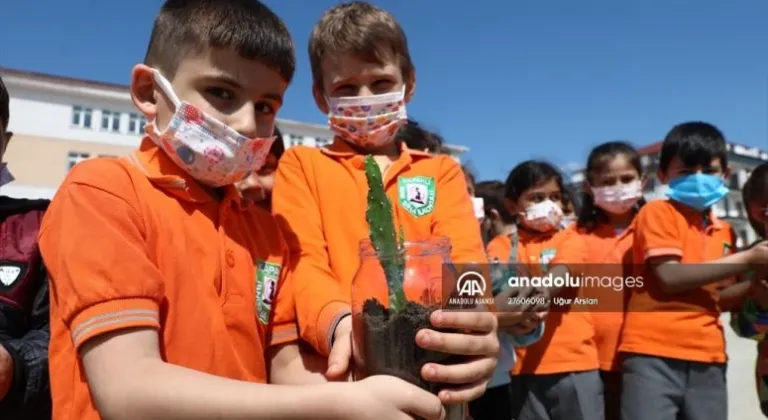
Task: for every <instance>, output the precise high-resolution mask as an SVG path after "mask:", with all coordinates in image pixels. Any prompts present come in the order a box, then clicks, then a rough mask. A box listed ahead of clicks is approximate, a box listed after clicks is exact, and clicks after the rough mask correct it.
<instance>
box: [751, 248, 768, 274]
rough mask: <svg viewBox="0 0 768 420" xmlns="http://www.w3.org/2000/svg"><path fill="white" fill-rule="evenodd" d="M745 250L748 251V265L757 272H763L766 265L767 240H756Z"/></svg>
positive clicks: (767, 258) (767, 263)
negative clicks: (756, 241)
mask: <svg viewBox="0 0 768 420" xmlns="http://www.w3.org/2000/svg"><path fill="white" fill-rule="evenodd" d="M746 252H748V253H749V254H748V255H749V256H748V262H749V265H750V266H752V268H753V269H755V270H756V271H757V272H758V273H762V274H765V273H766V268H767V267H768V241H762V242H758V243H756V244H755V245H754V246H753V247H752V248H749V249H748V250H747V251H746Z"/></svg>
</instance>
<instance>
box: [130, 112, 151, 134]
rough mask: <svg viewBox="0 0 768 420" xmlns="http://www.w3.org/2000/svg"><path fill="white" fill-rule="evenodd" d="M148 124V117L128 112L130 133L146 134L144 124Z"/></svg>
mask: <svg viewBox="0 0 768 420" xmlns="http://www.w3.org/2000/svg"><path fill="white" fill-rule="evenodd" d="M145 125H147V118H146V117H145V116H143V115H139V114H135V113H130V114H128V133H129V134H138V135H143V134H144V126H145Z"/></svg>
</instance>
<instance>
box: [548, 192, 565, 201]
mask: <svg viewBox="0 0 768 420" xmlns="http://www.w3.org/2000/svg"><path fill="white" fill-rule="evenodd" d="M549 199H550V201H554V202H555V203H557V202H559V201H561V200H562V196H561V195H560V194H559V193H558V194H552V195H550V196H549Z"/></svg>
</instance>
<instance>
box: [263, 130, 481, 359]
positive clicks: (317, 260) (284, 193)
mask: <svg viewBox="0 0 768 420" xmlns="http://www.w3.org/2000/svg"><path fill="white" fill-rule="evenodd" d="M364 158H365V156H363V155H359V154H357V153H356V152H355V151H353V150H352V149H351V148H350V147H349V145H348V144H347V143H346V142H345V141H344V140H342V139H340V138H336V139H335V140H334V142H333V144H331V146H329V147H328V148H323V149H317V148H310V147H303V146H298V147H292V148H290V149H288V150H287V151H286V152H285V154H284V155H283V157H282V158H281V159H280V165H278V168H277V176H276V179H275V189H274V191H273V193H272V209H273V210H272V211H273V213H274V214H275V216H276V217H277V219H278V221H279V222H280V223H281V226H282V227H283V228H284V236H285V238H286V240H287V241H288V245H289V248H290V251H291V260H292V261H295V265H294V266H293V267H292V270H291V274H290V277H291V279H292V281H293V287H294V293H295V296H294V298H295V300H296V315H297V318H298V322H299V327H300V334H301V337H302V338H303V339H304V340H306V341H307V342H308V343H310V344H311V345H312V346H313V347H314V348H315V349H316V350H317V351H318V352H320V353H321V354H323V355H328V352H329V350H330V342H331V338H332V333H333V331H334V329H335V326H336V324H337V323H338V321H339V320H340V319H341V318H342V317H343V316H344V315H346V314H349V313H350V308H351V304H350V301H351V287H352V279H353V277H354V276H355V272H356V271H357V269H358V265H359V262H360V258H359V254H358V252H359V243H360V241H361V240H364V239H367V238H368V237H369V235H368V222H367V221H366V217H365V214H366V208H367V195H368V181H367V178H366V176H365V170H364ZM383 182H384V187H385V189H386V193H387V195H388V197H389V199H390V201H391V202H392V205H393V212H394V217H395V219H396V220H395V223H396V226H402V228H403V232H404V234H405V238H406V239H407V240H408V241H421V240H427V239H428V238H430V237H432V236H445V237H448V238H449V239H450V242H451V246H452V249H451V258H452V260H453V261H454V262H459V263H470V262H477V263H485V262H486V261H487V260H486V256H485V252H484V250H483V242H482V237H481V235H480V226H479V223H478V221H477V219H476V218H475V215H474V210H473V206H472V201H471V199H470V197H469V194H468V193H467V185H466V181H465V179H464V173H463V172H462V170H461V167H460V166H459V164H458V163H457V162H456V161H455V160H454V159H453V158H451V157H450V156H445V155H440V156H432V155H430V154H428V153H424V152H418V151H415V150H410V149H408V148H407V147H404V146H403V148H402V149H401V153H400V156H399V157H398V159H397V160H396V161H395V162H393V163H392V165H391V166H390V167H389V169H387V170H386V173H385V174H384V177H383Z"/></svg>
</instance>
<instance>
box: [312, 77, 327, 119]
mask: <svg viewBox="0 0 768 420" xmlns="http://www.w3.org/2000/svg"><path fill="white" fill-rule="evenodd" d="M312 96H313V97H314V98H315V103H316V104H317V107H318V108H320V110H321V111H323V114H328V111H329V109H328V101H326V100H325V95H324V94H323V92H321V91H320V89H319V88H318V87H317V85H316V84H314V83H313V84H312Z"/></svg>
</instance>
